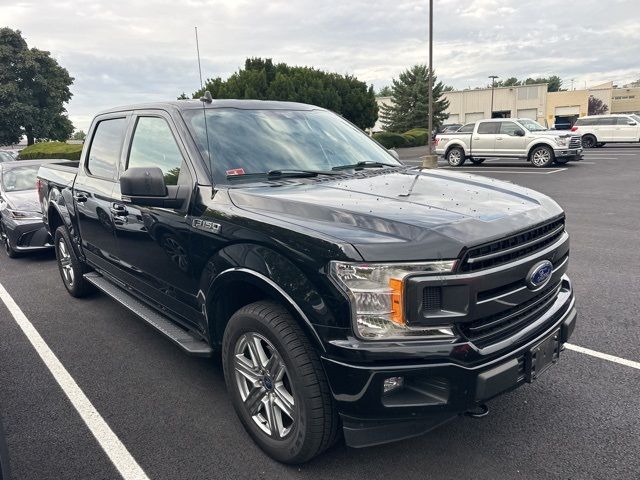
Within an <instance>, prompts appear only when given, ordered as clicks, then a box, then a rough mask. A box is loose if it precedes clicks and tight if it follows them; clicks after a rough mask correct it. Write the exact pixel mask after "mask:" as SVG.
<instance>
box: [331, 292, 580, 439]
mask: <svg viewBox="0 0 640 480" xmlns="http://www.w3.org/2000/svg"><path fill="white" fill-rule="evenodd" d="M567 285H568V288H567V289H563V290H561V291H560V293H559V294H558V297H557V299H556V301H555V302H554V304H553V306H552V307H551V308H549V310H548V311H546V312H545V313H544V315H542V316H541V317H540V318H539V319H538V320H536V322H535V323H536V325H540V326H541V327H540V328H539V329H538V330H536V333H535V334H534V336H530V337H528V339H526V340H524V341H523V342H521V343H520V344H519V345H517V346H514V347H513V348H512V349H510V350H508V351H507V352H504V351H502V352H500V353H496V354H492V355H487V358H484V359H482V361H477V356H476V357H473V355H470V356H469V358H470V361H469V362H465V361H458V360H456V361H453V360H452V361H450V362H433V363H430V362H426V361H425V360H424V358H423V359H419V358H417V359H416V360H415V361H413V362H407V361H403V362H401V364H397V362H384V363H382V364H377V363H376V364H375V365H371V364H362V365H359V364H356V363H344V362H341V361H338V360H335V359H330V358H323V359H322V360H323V364H324V368H325V371H326V373H327V377H328V379H329V382H330V385H331V390H332V393H333V396H334V399H335V401H336V403H337V405H338V409H339V411H340V415H341V417H342V422H343V429H344V435H345V440H346V443H347V444H348V445H349V446H352V447H365V446H371V445H376V444H382V443H387V442H391V441H396V440H401V439H404V438H409V437H413V436H416V435H421V434H423V433H426V432H428V431H430V430H432V429H434V428H436V427H437V426H439V425H441V424H443V423H445V422H447V421H449V420H452V419H454V418H456V417H457V416H459V415H461V414H462V413H464V412H465V411H468V410H470V409H471V408H473V407H475V406H477V405H479V404H482V403H483V402H485V401H487V400H489V399H491V398H493V397H495V396H497V395H500V394H502V393H505V392H507V391H509V390H512V389H514V388H517V387H519V386H521V385H523V384H524V383H526V382H527V378H526V375H525V371H524V369H525V366H524V363H525V357H526V354H527V353H528V352H529V351H530V350H531V348H532V347H533V346H535V345H536V344H537V343H539V342H540V341H541V340H543V339H545V338H547V337H548V336H550V335H552V334H553V333H554V332H555V331H556V330H558V329H559V331H560V344H563V343H565V342H567V341H568V340H569V337H570V336H571V334H572V333H573V329H574V327H575V322H576V318H577V312H576V309H575V306H574V297H573V292H572V290H571V287H570V284H569V283H568V282H567ZM454 348H455V349H456V350H458V351H462V350H465V349H467V350H469V351H472V350H475V347H474V346H473V345H472V344H470V343H459V344H456V345H455V347H454ZM450 349H451V345H444V346H443V352H446V351H450ZM471 359H473V360H471ZM396 376H398V377H403V378H404V385H405V386H404V388H402V389H399V390H396V391H393V392H391V393H389V394H386V395H385V394H383V384H384V380H385V379H387V378H390V377H396Z"/></svg>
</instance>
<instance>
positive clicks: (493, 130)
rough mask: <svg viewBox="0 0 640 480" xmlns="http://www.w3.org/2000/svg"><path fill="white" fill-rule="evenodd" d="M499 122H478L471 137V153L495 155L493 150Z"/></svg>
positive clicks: (476, 155) (475, 154) (474, 154)
mask: <svg viewBox="0 0 640 480" xmlns="http://www.w3.org/2000/svg"><path fill="white" fill-rule="evenodd" d="M499 128H500V122H480V123H479V124H478V129H477V130H476V132H475V133H474V134H473V136H472V139H471V155H473V156H475V157H478V156H490V157H493V156H496V153H495V152H494V149H495V146H496V137H497V136H498V131H499Z"/></svg>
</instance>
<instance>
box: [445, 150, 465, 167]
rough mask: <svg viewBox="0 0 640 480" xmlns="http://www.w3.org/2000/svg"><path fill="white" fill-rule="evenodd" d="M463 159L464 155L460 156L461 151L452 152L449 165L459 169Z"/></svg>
mask: <svg viewBox="0 0 640 480" xmlns="http://www.w3.org/2000/svg"><path fill="white" fill-rule="evenodd" d="M461 157H462V155H461V154H460V150H452V151H451V152H449V158H448V160H449V165H451V166H452V167H457V166H458V165H460V159H461Z"/></svg>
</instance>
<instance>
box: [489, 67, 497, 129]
mask: <svg viewBox="0 0 640 480" xmlns="http://www.w3.org/2000/svg"><path fill="white" fill-rule="evenodd" d="M489 78H490V79H491V112H489V115H491V116H490V118H493V91H494V90H495V88H496V78H498V76H497V75H489Z"/></svg>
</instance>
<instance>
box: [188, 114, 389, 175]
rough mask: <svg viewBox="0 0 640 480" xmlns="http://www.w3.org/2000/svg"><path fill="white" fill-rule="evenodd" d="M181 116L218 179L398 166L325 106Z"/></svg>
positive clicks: (370, 141) (365, 136) (384, 152)
mask: <svg viewBox="0 0 640 480" xmlns="http://www.w3.org/2000/svg"><path fill="white" fill-rule="evenodd" d="M184 117H185V120H186V122H187V124H188V125H189V127H190V129H191V131H192V132H193V134H194V136H195V139H196V142H197V143H198V146H199V147H200V149H201V151H202V154H203V157H204V158H205V159H206V158H209V150H210V152H211V156H210V158H211V171H212V172H213V177H214V181H215V182H217V183H219V182H222V183H224V182H226V181H227V177H229V176H235V175H250V174H256V173H266V172H269V171H275V170H313V171H330V170H331V169H333V168H335V167H340V166H344V165H355V164H357V163H359V162H365V163H369V162H379V163H384V164H391V165H398V166H400V165H401V163H400V162H398V161H397V160H396V159H395V158H393V157H392V156H391V155H390V154H389V152H387V150H385V149H384V148H383V147H381V146H380V145H378V144H377V143H376V142H374V141H372V140H371V139H370V138H369V137H368V136H367V135H366V134H364V133H363V132H362V131H360V130H358V129H357V128H356V127H354V126H353V125H351V124H350V123H348V122H346V121H345V120H343V119H341V118H340V117H339V116H337V115H335V114H333V113H331V112H328V111H325V110H307V111H301V110H243V109H236V108H215V109H209V110H206V111H203V110H189V111H187V112H185V113H184ZM205 117H206V119H207V123H206V127H207V129H208V134H209V140H208V142H207V136H206V132H205V123H204V118H205ZM207 146H208V147H207Z"/></svg>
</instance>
